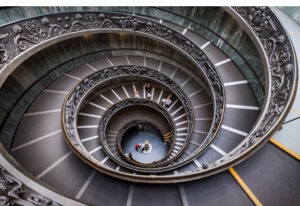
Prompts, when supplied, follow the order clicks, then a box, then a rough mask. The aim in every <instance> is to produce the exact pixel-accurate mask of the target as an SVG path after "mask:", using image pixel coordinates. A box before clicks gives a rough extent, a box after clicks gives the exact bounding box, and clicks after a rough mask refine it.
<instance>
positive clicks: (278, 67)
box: [0, 7, 298, 182]
mask: <svg viewBox="0 0 300 206" xmlns="http://www.w3.org/2000/svg"><path fill="white" fill-rule="evenodd" d="M225 9H226V11H228V12H229V13H230V14H231V15H232V16H233V17H234V18H236V20H237V21H238V22H239V23H240V25H241V26H242V27H243V28H244V29H245V30H246V31H247V32H248V34H249V36H250V37H251V39H252V40H253V42H254V43H255V45H256V47H257V49H258V51H259V53H260V55H261V59H262V61H263V65H264V70H265V79H266V86H265V89H266V92H265V94H266V96H265V102H264V106H263V107H262V108H261V114H260V116H259V118H258V120H257V122H256V125H255V126H254V127H253V129H252V130H251V131H250V132H249V135H248V136H247V138H246V139H245V140H244V141H243V142H242V143H241V144H240V145H238V146H237V147H236V148H235V149H234V150H232V151H231V152H230V153H228V154H227V155H225V156H224V157H223V158H222V159H220V160H219V161H217V162H215V163H214V164H211V165H207V167H203V168H199V169H198V171H196V172H194V173H192V174H178V175H176V180H175V178H174V177H173V176H171V175H170V176H164V177H156V179H155V181H153V182H166V181H173V182H174V181H178V182H179V181H187V180H192V179H198V178H201V177H204V176H207V175H210V174H214V173H216V172H218V171H222V170H225V169H227V168H228V167H230V166H232V165H233V164H236V163H238V162H240V161H242V160H243V159H245V158H246V157H248V156H250V155H251V154H253V153H254V152H255V151H256V150H257V149H258V148H259V147H260V146H261V145H262V144H263V143H264V142H265V141H267V140H268V137H270V135H271V134H272V133H273V132H274V131H275V130H276V128H278V127H280V126H281V123H282V122H283V120H284V118H285V116H286V115H287V112H288V111H289V109H290V107H291V104H292V102H293V99H294V97H295V93H296V88H297V81H296V79H297V78H298V73H297V63H296V57H295V52H294V50H293V46H292V44H291V41H290V39H289V37H288V35H287V33H286V32H285V30H284V28H283V27H282V25H281V24H280V22H279V21H278V19H277V18H276V16H275V15H274V13H273V12H272V11H271V9H270V8H268V7H255V8H254V7H245V8H237V7H234V8H225ZM112 31H115V32H116V31H124V32H132V33H134V32H135V33H138V34H141V35H145V36H151V37H153V38H158V39H160V40H162V41H164V42H166V43H168V44H170V45H172V46H174V47H175V48H178V49H179V50H181V51H183V52H184V53H185V54H186V55H188V56H190V57H191V58H192V59H193V60H194V62H195V63H196V64H197V65H198V66H200V67H201V68H202V69H203V71H204V72H203V73H204V75H205V77H206V78H207V81H208V83H209V84H210V85H211V86H212V96H213V98H214V102H216V103H215V118H214V124H213V128H214V129H215V131H214V132H213V133H216V132H217V131H218V128H219V127H218V126H216V125H217V124H216V122H221V119H222V111H223V108H224V93H223V88H222V85H221V84H220V82H221V81H220V79H219V75H218V73H217V72H216V71H215V69H214V67H213V66H212V64H211V63H210V61H209V60H208V59H207V57H206V56H204V54H203V52H201V51H200V49H199V48H198V47H196V46H195V45H194V44H193V43H191V42H190V41H189V40H187V39H186V38H185V37H184V36H182V35H180V34H179V33H177V32H175V31H173V30H171V29H169V28H167V27H166V26H163V25H161V24H159V23H155V22H153V21H150V20H147V19H145V18H141V17H135V16H131V15H121V14H104V13H100V14H97V13H83V14H75V13H74V14H64V15H63V14H60V15H51V16H48V17H43V18H35V19H31V20H26V21H23V22H19V23H17V24H13V25H8V26H6V27H3V28H1V29H0V32H1V34H2V35H1V36H0V40H1V44H0V48H1V54H0V68H1V69H0V75H1V82H0V84H1V85H2V83H3V82H4V81H5V79H6V77H7V76H8V75H9V74H10V73H11V72H12V71H13V70H14V69H15V68H16V67H17V66H18V65H19V64H20V62H22V61H23V60H25V59H26V58H27V57H28V56H29V55H30V54H33V53H35V52H37V51H39V50H41V49H42V48H44V47H45V46H47V45H50V44H52V43H54V42H57V41H59V40H63V39H66V38H69V37H74V36H79V35H81V34H82V33H89V32H90V33H92V32H112ZM199 71H200V70H199ZM72 98H73V100H74V102H75V103H76V101H78V100H77V99H76V97H72ZM73 106H74V105H73ZM68 118H70V119H72V118H74V117H72V116H71V115H70V116H68ZM67 129H69V130H72V129H74V128H67ZM212 138H213V137H212ZM123 178H124V179H126V178H127V177H125V175H123ZM134 178H136V177H133V175H130V176H128V178H127V179H129V180H133V181H135V180H134ZM144 180H145V179H144ZM145 181H146V180H145Z"/></svg>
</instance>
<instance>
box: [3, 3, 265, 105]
mask: <svg viewBox="0 0 300 206" xmlns="http://www.w3.org/2000/svg"><path fill="white" fill-rule="evenodd" d="M80 11H84V12H87V11H90V12H93V11H96V12H124V13H130V14H132V13H135V14H138V15H144V16H147V17H155V18H158V19H162V20H163V21H169V22H173V23H175V24H178V25H181V26H183V27H186V28H188V29H189V30H191V31H193V32H195V33H196V34H199V35H200V36H202V37H204V38H206V39H207V40H208V41H210V42H211V43H212V44H214V45H215V46H217V47H218V48H220V49H221V50H222V51H223V52H225V53H226V54H227V55H228V56H229V57H230V58H231V59H232V61H233V62H234V63H235V64H236V65H237V66H238V68H239V69H240V70H241V71H242V73H243V74H244V75H245V77H246V78H247V80H248V81H249V83H250V85H251V87H252V89H253V91H254V92H255V95H256V97H257V99H258V101H259V104H260V105H262V103H263V99H264V74H263V72H262V71H263V69H262V65H261V64H260V57H259V55H258V52H257V50H256V48H255V46H254V45H253V43H252V42H251V40H250V38H249V37H248V35H247V34H246V32H245V31H244V30H243V29H242V28H241V27H240V26H239V25H238V24H237V23H236V21H235V20H234V19H233V18H232V17H231V16H230V15H229V14H228V13H227V12H226V11H225V10H224V9H222V8H221V7H161V8H157V7H156V8H155V7H17V8H6V9H2V10H0V18H1V20H0V26H1V25H5V24H9V23H12V22H16V21H20V20H24V19H28V18H32V17H36V16H42V15H47V14H54V13H66V12H80Z"/></svg>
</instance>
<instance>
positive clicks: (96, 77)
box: [63, 66, 213, 172]
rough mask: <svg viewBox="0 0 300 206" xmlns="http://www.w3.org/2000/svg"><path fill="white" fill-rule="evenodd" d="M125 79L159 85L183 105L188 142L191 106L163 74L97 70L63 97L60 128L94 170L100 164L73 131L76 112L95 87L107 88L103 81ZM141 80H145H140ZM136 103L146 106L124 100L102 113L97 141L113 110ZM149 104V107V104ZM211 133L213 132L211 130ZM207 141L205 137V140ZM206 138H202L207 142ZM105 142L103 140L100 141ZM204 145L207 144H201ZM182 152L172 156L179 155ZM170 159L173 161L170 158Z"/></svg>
mask: <svg viewBox="0 0 300 206" xmlns="http://www.w3.org/2000/svg"><path fill="white" fill-rule="evenodd" d="M126 77H131V78H132V77H136V78H144V79H146V80H147V81H150V82H156V83H157V84H162V86H164V87H166V88H167V89H168V90H169V91H171V93H172V94H173V95H175V96H176V98H178V99H179V101H180V103H181V104H182V105H184V110H185V114H186V118H187V122H188V123H187V135H186V141H185V143H184V146H183V148H185V146H186V145H187V143H188V140H189V138H190V136H191V134H192V132H193V125H194V112H193V107H192V105H191V103H190V100H189V98H188V97H187V96H186V95H185V93H184V92H183V91H182V89H181V88H180V87H179V86H178V85H177V84H176V83H175V82H174V81H173V80H172V79H170V78H169V77H167V76H166V75H164V74H162V73H160V72H157V71H155V70H152V69H149V68H145V67H140V66H118V67H110V68H107V69H104V70H100V71H98V72H95V73H93V74H91V75H90V76H88V77H86V78H85V79H84V80H82V81H81V82H80V83H79V84H78V85H77V86H76V87H75V88H74V89H73V90H72V91H71V92H70V93H69V95H68V96H67V98H66V100H65V102H64V105H63V127H64V130H65V133H66V137H67V141H68V142H69V144H70V145H71V146H72V148H73V149H74V150H75V151H76V152H77V153H80V155H81V156H82V157H83V158H85V159H86V160H89V161H91V162H93V163H94V164H95V166H96V167H97V168H98V169H100V170H101V169H103V167H102V165H101V164H100V163H99V162H97V161H96V160H95V159H94V158H93V157H92V156H91V155H89V153H88V152H87V151H86V150H85V148H84V147H83V145H82V143H81V142H80V139H79V135H78V131H77V126H76V122H77V115H78V113H79V111H80V108H81V105H82V104H83V102H84V101H85V99H86V98H87V97H88V96H89V95H90V94H91V93H92V92H93V91H95V90H96V89H97V88H101V85H107V84H108V83H107V82H112V81H113V80H114V79H115V78H118V79H119V80H120V79H124V78H126ZM144 81H145V80H144ZM133 101H134V102H135V103H137V104H139V103H145V104H147V103H149V102H148V101H147V100H145V99H136V98H133V99H128V100H125V101H122V102H120V103H119V104H115V105H113V106H111V108H110V109H108V110H106V112H105V113H104V115H103V117H102V118H101V121H100V125H99V128H101V130H100V131H99V132H100V138H104V137H105V130H103V129H105V127H106V123H107V121H108V120H109V118H110V117H111V115H113V114H114V113H115V112H116V111H118V110H119V109H120V108H122V107H123V106H126V105H129V104H132V102H133ZM151 105H152V104H151ZM156 106H157V109H158V110H159V111H161V112H162V113H166V112H167V111H165V110H164V109H161V108H160V106H159V105H156ZM211 130H213V129H211ZM207 138H209V136H208V137H207ZM207 138H206V139H207ZM103 141H104V142H105V139H103ZM205 143H207V141H206V142H205ZM182 152H183V150H182V151H181V152H180V153H178V154H177V155H176V157H177V156H179V155H180V154H181V153H182ZM172 159H174V158H172ZM130 167H131V169H135V170H142V171H144V172H147V171H148V170H149V171H150V170H152V169H151V168H138V167H135V166H133V165H130ZM172 167H174V165H168V166H165V167H160V168H156V169H155V171H156V172H157V171H158V170H161V171H164V170H170V169H171V168H172Z"/></svg>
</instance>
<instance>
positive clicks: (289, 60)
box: [210, 7, 298, 169]
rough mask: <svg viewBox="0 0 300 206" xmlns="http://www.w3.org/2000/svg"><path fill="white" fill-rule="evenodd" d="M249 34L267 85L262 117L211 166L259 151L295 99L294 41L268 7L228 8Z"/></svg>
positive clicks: (279, 125)
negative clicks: (237, 142) (240, 140)
mask: <svg viewBox="0 0 300 206" xmlns="http://www.w3.org/2000/svg"><path fill="white" fill-rule="evenodd" d="M226 10H227V11H228V12H229V13H230V14H232V15H233V16H234V17H235V18H236V19H237V20H238V21H239V23H240V24H241V26H242V27H243V28H244V29H245V30H246V31H247V32H248V34H249V36H250V38H251V39H252V40H253V42H254V43H255V45H256V46H257V49H258V51H259V52H260V55H261V59H262V61H263V65H264V69H265V76H266V82H267V83H268V85H266V87H265V89H266V91H265V94H266V96H265V101H264V106H263V108H262V109H261V110H262V112H261V114H260V118H259V119H258V121H257V122H256V124H255V126H254V127H253V129H252V130H251V132H249V134H248V136H247V138H246V139H245V140H244V141H243V142H242V143H241V144H239V145H238V146H237V147H236V148H235V149H234V150H232V151H231V152H230V153H228V154H227V155H226V156H224V157H223V158H222V159H220V160H218V161H217V162H215V164H213V165H210V168H211V169H214V168H217V167H219V166H220V165H221V164H222V165H226V164H229V163H238V162H240V161H242V160H243V159H245V158H246V157H247V156H249V155H251V154H253V153H254V151H256V150H257V149H258V148H259V146H260V145H262V144H263V143H264V142H265V141H267V140H268V138H269V137H270V135H271V134H272V133H274V132H275V131H276V129H277V128H280V127H281V124H282V122H283V121H284V118H285V116H286V115H287V114H288V111H289V109H290V107H291V104H292V102H293V100H294V98H295V94H296V89H297V79H298V68H297V67H298V65H297V62H296V56H295V52H294V48H293V45H292V43H291V40H290V38H289V36H288V34H287V33H286V31H285V30H284V28H283V26H282V25H281V23H280V21H279V20H278V19H277V17H276V16H275V15H274V13H273V12H272V10H271V9H270V8H269V7H232V8H227V9H226Z"/></svg>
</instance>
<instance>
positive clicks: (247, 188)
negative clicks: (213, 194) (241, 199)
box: [229, 167, 262, 206]
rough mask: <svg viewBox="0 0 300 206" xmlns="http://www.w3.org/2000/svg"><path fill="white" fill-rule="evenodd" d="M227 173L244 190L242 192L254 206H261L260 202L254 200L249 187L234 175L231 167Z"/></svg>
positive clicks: (234, 172)
mask: <svg viewBox="0 0 300 206" xmlns="http://www.w3.org/2000/svg"><path fill="white" fill-rule="evenodd" d="M229 172H230V173H231V175H232V176H233V178H234V179H235V180H236V181H237V182H238V184H239V185H240V186H241V188H242V189H243V190H244V192H245V193H246V194H247V195H248V197H249V198H250V200H251V201H252V202H253V203H254V204H255V205H256V206H261V205H262V204H261V202H260V201H259V200H258V199H257V198H256V196H255V195H254V194H253V192H252V191H251V190H250V189H249V187H248V186H247V185H246V183H245V182H244V181H243V180H242V178H241V177H240V176H239V175H238V174H237V173H236V171H235V170H234V169H233V168H232V167H231V168H229Z"/></svg>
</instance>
